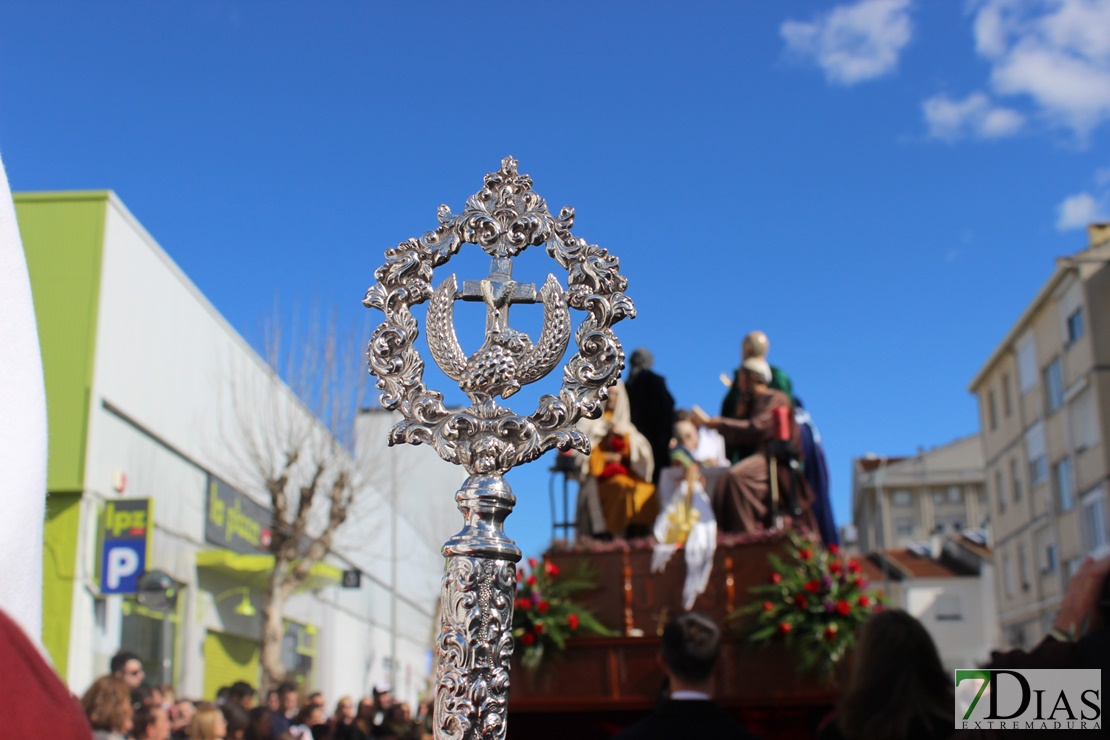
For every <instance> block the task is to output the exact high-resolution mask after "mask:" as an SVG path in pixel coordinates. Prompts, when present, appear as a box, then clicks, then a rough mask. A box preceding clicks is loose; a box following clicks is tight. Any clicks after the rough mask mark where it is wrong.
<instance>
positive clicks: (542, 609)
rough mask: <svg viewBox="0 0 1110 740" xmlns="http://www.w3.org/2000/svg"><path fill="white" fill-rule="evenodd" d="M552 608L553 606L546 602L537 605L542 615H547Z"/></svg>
mask: <svg viewBox="0 0 1110 740" xmlns="http://www.w3.org/2000/svg"><path fill="white" fill-rule="evenodd" d="M550 608H551V604H548V603H547V602H546V601H541V602H540V603H539V604H537V605H536V609H538V610H539V612H540V614H547V610H548V609H550Z"/></svg>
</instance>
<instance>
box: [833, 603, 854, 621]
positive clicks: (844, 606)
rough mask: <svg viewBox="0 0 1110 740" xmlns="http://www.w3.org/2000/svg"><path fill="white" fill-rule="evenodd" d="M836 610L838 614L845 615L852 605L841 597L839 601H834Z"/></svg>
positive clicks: (849, 611) (848, 612)
mask: <svg viewBox="0 0 1110 740" xmlns="http://www.w3.org/2000/svg"><path fill="white" fill-rule="evenodd" d="M836 611H837V612H838V613H839V614H840V616H842V617H846V616H848V614H850V613H851V611H852V605H851V604H849V603H848V602H847V601H845V600H844V599H841V600H840V601H838V602H836Z"/></svg>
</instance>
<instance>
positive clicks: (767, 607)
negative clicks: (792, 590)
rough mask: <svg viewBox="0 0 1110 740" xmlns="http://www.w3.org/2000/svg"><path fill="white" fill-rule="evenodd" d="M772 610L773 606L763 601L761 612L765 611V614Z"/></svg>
mask: <svg viewBox="0 0 1110 740" xmlns="http://www.w3.org/2000/svg"><path fill="white" fill-rule="evenodd" d="M774 608H775V605H774V604H772V603H771V602H770V601H764V602H763V611H765V612H769V611H773V610H774Z"/></svg>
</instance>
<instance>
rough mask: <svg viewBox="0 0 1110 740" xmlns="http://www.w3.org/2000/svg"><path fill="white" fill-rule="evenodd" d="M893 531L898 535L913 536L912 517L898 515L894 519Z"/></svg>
mask: <svg viewBox="0 0 1110 740" xmlns="http://www.w3.org/2000/svg"><path fill="white" fill-rule="evenodd" d="M894 533H895V534H896V535H897V536H898V537H913V519H909V518H907V517H899V518H898V519H895V520H894Z"/></svg>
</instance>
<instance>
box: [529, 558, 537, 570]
mask: <svg viewBox="0 0 1110 740" xmlns="http://www.w3.org/2000/svg"><path fill="white" fill-rule="evenodd" d="M528 567H529V568H531V569H532V570H535V569H536V559H535V558H528Z"/></svg>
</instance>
